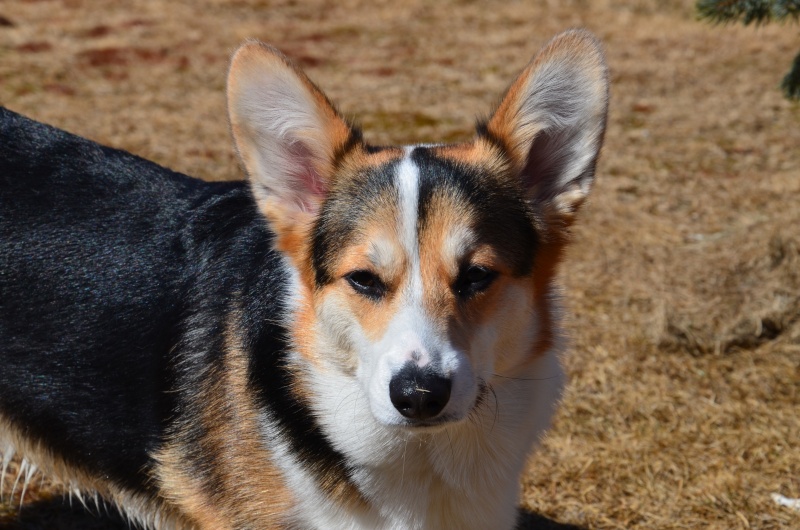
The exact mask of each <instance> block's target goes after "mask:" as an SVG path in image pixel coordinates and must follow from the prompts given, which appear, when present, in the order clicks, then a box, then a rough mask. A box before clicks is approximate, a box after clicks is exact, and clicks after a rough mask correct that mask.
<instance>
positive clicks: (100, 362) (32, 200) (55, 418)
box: [0, 109, 242, 487]
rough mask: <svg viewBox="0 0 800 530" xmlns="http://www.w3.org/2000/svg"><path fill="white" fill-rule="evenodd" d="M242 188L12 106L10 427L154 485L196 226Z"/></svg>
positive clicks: (0, 242)
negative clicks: (220, 199)
mask: <svg viewBox="0 0 800 530" xmlns="http://www.w3.org/2000/svg"><path fill="white" fill-rule="evenodd" d="M237 187H238V188H241V187H242V186H241V185H212V184H206V183H203V182H201V181H198V180H195V179H191V178H189V177H186V176H183V175H180V174H177V173H174V172H172V171H169V170H167V169H164V168H162V167H159V166H157V165H156V164H153V163H151V162H148V161H145V160H143V159H140V158H138V157H135V156H133V155H130V154H128V153H125V152H122V151H118V150H114V149H110V148H106V147H102V146H100V145H97V144H95V143H93V142H90V141H88V140H85V139H82V138H79V137H76V136H73V135H71V134H68V133H65V132H63V131H60V130H58V129H55V128H52V127H49V126H47V125H43V124H40V123H36V122H34V121H32V120H29V119H27V118H24V117H22V116H19V115H17V114H15V113H13V112H11V111H8V110H5V109H0V345H2V347H0V363H1V364H2V365H3V367H2V370H0V421H2V422H3V423H7V424H10V425H3V426H0V433H1V432H2V431H4V430H6V432H11V433H14V432H18V431H21V430H24V431H25V439H26V443H28V444H37V443H38V444H40V446H41V447H47V448H48V452H50V453H56V454H52V455H48V456H50V457H55V458H56V459H63V460H65V461H66V463H67V464H69V465H71V466H77V467H80V468H86V469H87V470H92V471H93V472H96V471H97V470H100V471H102V472H103V473H105V474H107V475H108V476H109V477H110V478H112V479H113V480H115V481H119V482H120V483H121V485H125V486H132V487H141V486H143V482H144V478H145V476H146V475H145V474H143V473H142V472H141V471H142V470H143V469H146V468H147V467H149V466H150V464H151V462H150V459H149V456H148V454H150V453H151V452H152V451H153V450H154V449H155V448H156V446H157V445H158V443H159V441H160V439H161V438H162V430H163V429H164V426H165V422H166V420H167V419H168V415H169V413H170V411H171V410H173V408H174V403H172V402H171V396H172V395H173V394H172V393H170V392H167V391H166V390H169V388H170V385H171V384H172V382H171V381H170V380H168V379H169V378H168V377H165V374H168V373H169V372H168V371H167V370H165V367H166V363H167V356H168V354H169V350H170V348H171V347H172V346H174V341H175V339H176V336H177V334H178V333H179V330H177V329H175V327H176V324H177V319H178V317H179V315H180V314H181V312H182V311H184V310H185V308H184V307H182V306H181V303H180V302H178V301H179V300H180V299H181V298H180V295H179V294H180V291H181V289H182V288H183V287H182V286H183V285H184V283H185V278H186V275H187V274H191V268H190V267H187V262H186V260H187V256H186V252H185V246H186V244H187V243H190V242H187V241H185V239H186V238H187V237H192V235H191V232H189V231H187V230H186V226H187V224H191V221H192V217H193V216H196V215H197V212H198V211H202V209H203V208H204V205H205V204H206V203H207V202H208V201H209V200H210V199H212V198H214V197H215V196H218V195H219V194H220V193H224V192H226V191H234V192H235V189H236V188H237ZM6 441H7V442H8V441H12V442H16V443H18V442H19V440H6ZM131 482H134V483H131Z"/></svg>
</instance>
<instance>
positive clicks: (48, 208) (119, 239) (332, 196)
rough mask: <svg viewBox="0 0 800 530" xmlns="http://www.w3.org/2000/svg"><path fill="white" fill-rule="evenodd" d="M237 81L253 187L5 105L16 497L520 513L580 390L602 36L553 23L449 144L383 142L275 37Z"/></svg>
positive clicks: (8, 436) (504, 520)
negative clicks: (569, 357)
mask: <svg viewBox="0 0 800 530" xmlns="http://www.w3.org/2000/svg"><path fill="white" fill-rule="evenodd" d="M227 98H228V106H229V113H230V127H231V130H232V133H233V137H234V140H235V144H236V148H237V151H238V153H239V155H240V157H241V161H242V164H243V166H244V168H245V169H246V173H247V175H248V179H247V180H246V181H243V182H203V181H200V180H197V179H193V178H190V177H187V176H184V175H181V174H178V173H174V172H172V171H170V170H168V169H165V168H162V167H159V166H157V165H155V164H153V163H151V162H148V161H146V160H142V159H140V158H138V157H135V156H133V155H131V154H128V153H125V152H123V151H118V150H114V149H111V148H108V147H103V146H100V145H98V144H96V143H93V142H90V141H88V140H85V139H82V138H79V137H76V136H73V135H70V134H68V133H66V132H63V131H60V130H57V129H55V128H52V127H49V126H47V125H43V124H40V123H36V122H34V121H32V120H29V119H27V118H24V117H22V116H20V115H17V114H15V113H13V112H11V111H9V110H2V111H1V112H0V451H2V465H3V468H4V470H5V468H6V467H7V466H8V464H9V461H10V459H12V458H13V457H14V455H17V456H18V458H21V462H22V465H21V471H20V473H21V480H19V477H18V480H19V482H20V487H19V488H18V490H17V494H19V490H22V489H24V486H25V484H27V481H28V480H29V479H30V477H31V475H32V473H33V471H35V470H40V471H43V472H44V473H46V474H47V475H50V476H52V477H55V478H56V479H57V480H59V481H61V482H63V485H64V487H65V488H66V490H67V491H70V492H73V494H75V495H79V496H85V495H93V496H95V495H96V496H99V497H100V498H102V499H104V500H106V501H108V502H110V503H112V504H114V505H116V506H118V507H119V508H120V510H121V511H122V512H123V513H125V514H126V515H127V516H128V517H130V519H131V520H132V521H134V522H135V523H136V524H138V525H140V526H141V527H143V528H152V529H157V530H163V529H183V528H187V529H188V528H192V529H200V530H227V529H230V530H234V529H272V528H275V529H325V530H331V529H424V528H428V529H445V528H454V529H470V528H475V529H487V528H492V529H501V528H513V527H514V526H515V524H517V518H518V507H517V506H518V502H519V493H520V476H521V474H522V472H523V469H524V467H525V462H526V457H527V456H528V455H529V453H530V451H531V450H532V448H533V446H535V445H536V443H537V441H538V440H539V439H540V437H541V436H542V434H543V432H544V431H545V429H546V428H547V427H548V423H549V422H550V419H551V416H552V415H553V412H554V408H555V406H556V403H557V401H558V400H559V396H560V393H561V390H562V387H563V383H564V376H563V373H562V369H561V367H560V364H559V356H560V355H561V354H562V352H563V350H564V344H565V340H564V337H563V332H562V326H561V324H560V322H561V320H562V315H561V309H560V307H559V301H558V300H559V292H558V288H557V286H556V281H555V280H556V272H557V266H558V264H559V262H560V260H561V258H562V254H563V251H564V248H565V246H566V244H567V243H568V240H569V228H570V225H571V224H572V223H573V221H574V219H575V214H576V213H577V211H578V209H579V207H580V206H581V204H582V203H583V202H584V201H585V199H586V198H587V195H588V194H589V191H590V189H591V187H592V181H593V178H594V173H595V165H596V162H597V158H598V153H599V150H600V147H601V144H602V141H603V134H604V129H605V123H606V114H607V106H608V75H607V69H606V66H605V61H604V57H603V53H602V51H601V48H600V45H599V44H598V42H597V41H596V40H595V38H594V37H593V36H591V35H590V34H589V33H587V32H585V31H581V30H572V31H568V32H566V33H562V34H560V35H558V36H557V37H555V38H554V39H553V40H552V41H550V42H549V43H548V44H547V45H546V46H545V47H544V48H543V49H542V51H541V52H539V54H538V55H537V56H536V57H535V58H534V59H533V60H532V61H531V62H530V63H529V64H528V66H527V67H526V68H525V69H524V71H523V72H522V73H521V74H520V76H519V77H518V78H517V79H516V81H514V82H513V84H511V86H510V88H509V89H508V92H507V93H506V95H505V96H504V98H503V99H502V100H501V102H500V103H499V105H498V106H497V108H496V110H495V111H494V112H493V113H492V114H491V117H489V118H488V119H486V120H484V121H481V122H480V123H479V125H478V126H477V131H476V133H475V135H474V137H473V138H472V139H471V140H470V141H467V142H465V143H461V144H455V145H444V144H442V145H428V144H426V145H412V146H405V147H381V146H373V145H369V144H367V143H366V142H365V141H364V140H363V139H362V135H361V133H360V132H359V130H358V129H357V128H356V127H354V126H353V125H351V124H350V123H348V122H347V121H346V120H345V119H343V118H342V117H341V115H340V114H339V112H338V111H337V110H336V109H335V108H334V106H333V105H332V104H331V103H330V102H329V100H328V99H327V98H326V97H325V95H324V94H323V93H322V91H321V90H320V89H319V88H317V86H316V85H314V84H313V83H312V82H311V81H310V80H309V79H308V78H307V77H306V76H305V75H304V74H303V73H302V72H301V71H300V70H299V69H297V67H295V66H294V65H293V64H292V63H291V61H290V60H288V59H287V58H286V57H284V56H283V55H282V54H281V53H280V52H279V51H277V50H276V49H274V48H272V47H270V46H268V45H266V44H262V43H260V42H255V41H253V42H247V43H246V44H244V45H243V46H242V47H241V48H240V49H239V50H238V51H237V52H236V53H235V55H234V57H233V59H232V64H231V68H230V74H229V79H228V88H227ZM4 473H5V471H4ZM6 494H8V490H6Z"/></svg>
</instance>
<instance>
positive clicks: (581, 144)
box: [482, 30, 608, 224]
mask: <svg viewBox="0 0 800 530" xmlns="http://www.w3.org/2000/svg"><path fill="white" fill-rule="evenodd" d="M607 111H608V73H607V68H606V64H605V59H604V57H603V52H602V50H601V48H600V44H599V42H598V41H597V40H596V39H595V38H594V37H593V36H592V35H591V34H590V33H588V32H586V31H582V30H572V31H567V32H564V33H561V34H560V35H557V36H556V37H555V38H553V39H552V40H551V41H550V42H549V43H548V44H547V45H546V46H545V47H544V48H543V49H542V51H541V52H539V54H538V55H537V56H536V57H535V58H534V59H533V61H531V63H530V64H529V65H528V66H527V67H526V68H525V70H524V71H523V72H522V74H520V76H519V77H518V78H517V80H516V81H514V83H513V84H512V85H511V88H510V89H509V90H508V92H507V93H506V95H505V97H504V98H503V100H502V102H501V103H500V105H499V107H498V108H497V111H496V112H495V113H494V115H493V116H492V117H491V119H490V120H489V122H488V123H487V124H486V126H485V128H484V129H483V131H482V133H483V134H484V135H485V136H488V137H489V138H490V139H491V140H493V141H494V142H495V143H499V144H500V145H502V146H503V148H504V149H505V151H506V152H507V156H508V158H509V159H510V162H511V167H512V170H513V172H514V173H515V174H516V175H517V176H518V178H519V179H521V182H522V184H523V187H524V188H525V190H526V192H527V194H528V199H529V200H530V201H531V202H533V203H534V204H538V205H540V206H541V207H543V208H545V209H546V211H548V212H549V214H550V215H555V216H556V217H558V218H560V219H561V222H563V223H566V224H569V223H570V222H571V221H572V219H573V216H574V214H575V212H576V211H577V210H578V208H579V207H580V205H581V204H582V203H583V201H584V200H585V199H586V197H587V196H588V194H589V191H590V189H591V186H592V181H593V179H594V169H595V165H596V162H597V156H598V153H599V151H600V146H601V145H602V143H603V133H604V131H605V125H606V114H607Z"/></svg>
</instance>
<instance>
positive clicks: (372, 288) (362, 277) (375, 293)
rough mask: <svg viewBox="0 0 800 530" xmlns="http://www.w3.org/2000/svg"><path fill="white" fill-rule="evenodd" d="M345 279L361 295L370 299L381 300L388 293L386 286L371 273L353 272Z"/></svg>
mask: <svg viewBox="0 0 800 530" xmlns="http://www.w3.org/2000/svg"><path fill="white" fill-rule="evenodd" d="M345 279H346V280H347V282H348V283H349V284H350V286H351V287H352V288H353V289H354V290H355V291H356V292H357V293H359V294H363V295H364V296H368V297H370V298H375V299H377V298H381V297H383V295H384V294H385V293H386V286H385V285H384V284H383V282H382V281H381V279H380V278H378V276H377V275H375V274H373V273H371V272H369V271H353V272H351V273H350V274H348V275H347V276H345Z"/></svg>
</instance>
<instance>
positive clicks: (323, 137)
mask: <svg viewBox="0 0 800 530" xmlns="http://www.w3.org/2000/svg"><path fill="white" fill-rule="evenodd" d="M228 112H229V114H230V122H231V129H232V132H233V137H234V141H235V142H236V148H237V150H238V152H239V156H240V157H241V159H242V162H243V164H244V166H245V169H246V170H247V173H248V175H249V177H250V183H251V186H252V189H253V194H254V195H255V198H256V201H257V202H258V205H259V208H260V209H261V211H262V212H263V213H264V214H265V215H266V216H267V217H268V218H269V220H270V222H271V224H272V226H273V229H275V231H276V232H278V235H279V237H280V236H282V235H284V233H287V232H292V233H296V235H298V236H300V234H299V233H298V232H299V231H302V230H305V229H307V227H308V225H309V224H310V223H311V221H312V220H313V219H314V218H315V217H316V214H317V212H318V210H319V208H320V205H321V204H322V201H323V200H324V199H325V197H326V195H327V193H328V190H329V189H330V185H331V178H332V175H333V172H334V164H335V159H336V155H337V153H338V152H340V151H341V150H343V149H345V148H346V146H347V145H349V144H350V143H351V142H353V141H354V140H357V138H356V139H354V133H353V131H352V129H351V127H350V126H348V124H347V123H346V122H345V120H344V119H342V118H341V117H340V116H339V114H338V113H337V112H336V109H335V108H334V107H333V105H331V103H330V101H328V99H327V98H326V97H325V95H324V94H323V93H322V91H321V90H320V89H319V88H317V87H316V86H315V85H314V84H313V83H312V82H311V81H310V80H309V79H308V77H306V75H305V74H304V73H303V72H301V71H300V70H299V69H297V68H296V67H295V66H294V65H293V64H292V63H291V62H290V61H289V60H288V59H287V58H286V57H285V56H284V55H283V54H282V53H281V52H279V51H278V50H276V49H275V48H272V47H271V46H268V45H266V44H264V43H261V42H257V41H251V42H248V43H246V44H244V45H242V47H240V48H239V49H238V50H237V51H236V53H235V54H234V56H233V60H232V62H231V69H230V73H229V74H228ZM285 235H288V233H287V234H285ZM300 237H302V236H300Z"/></svg>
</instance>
